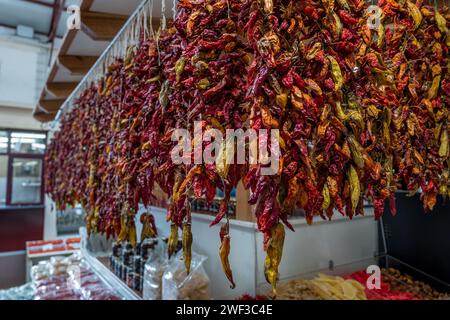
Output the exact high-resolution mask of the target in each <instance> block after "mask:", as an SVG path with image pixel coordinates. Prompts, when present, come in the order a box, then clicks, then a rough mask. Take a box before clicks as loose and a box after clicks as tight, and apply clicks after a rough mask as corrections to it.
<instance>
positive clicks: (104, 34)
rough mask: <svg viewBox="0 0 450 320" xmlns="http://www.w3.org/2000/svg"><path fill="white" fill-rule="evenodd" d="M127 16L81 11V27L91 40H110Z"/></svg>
mask: <svg viewBox="0 0 450 320" xmlns="http://www.w3.org/2000/svg"><path fill="white" fill-rule="evenodd" d="M127 19H128V17H127V16H122V15H116V14H109V13H100V12H90V11H82V12H81V29H82V30H83V31H84V33H86V34H87V35H88V36H89V37H90V38H91V39H92V40H95V41H111V40H112V39H114V37H115V36H116V35H117V33H118V32H119V30H120V29H121V28H122V26H123V25H124V24H125V22H126V21H127Z"/></svg>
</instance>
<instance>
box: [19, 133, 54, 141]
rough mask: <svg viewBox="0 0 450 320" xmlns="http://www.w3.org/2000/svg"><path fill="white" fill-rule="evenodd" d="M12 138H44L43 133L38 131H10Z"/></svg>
mask: <svg viewBox="0 0 450 320" xmlns="http://www.w3.org/2000/svg"><path fill="white" fill-rule="evenodd" d="M11 137H12V138H28V139H41V140H42V139H45V138H46V136H45V134H40V133H20V132H13V133H11Z"/></svg>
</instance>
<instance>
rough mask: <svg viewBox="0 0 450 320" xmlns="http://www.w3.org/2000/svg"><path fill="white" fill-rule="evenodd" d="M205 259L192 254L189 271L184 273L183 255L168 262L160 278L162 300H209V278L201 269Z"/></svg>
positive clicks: (179, 254)
mask: <svg viewBox="0 0 450 320" xmlns="http://www.w3.org/2000/svg"><path fill="white" fill-rule="evenodd" d="M205 261H206V257H205V256H202V255H199V254H197V253H194V252H193V253H192V262H191V271H190V273H189V274H187V273H186V267H185V265H184V261H183V253H182V252H179V253H178V254H177V255H176V257H175V258H174V259H172V260H170V261H169V264H168V266H167V270H166V271H165V272H164V275H163V278H162V299H163V300H210V299H211V295H210V291H209V277H208V275H207V274H206V272H205V269H204V268H203V264H204V262H205Z"/></svg>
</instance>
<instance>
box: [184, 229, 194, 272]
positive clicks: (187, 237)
mask: <svg viewBox="0 0 450 320" xmlns="http://www.w3.org/2000/svg"><path fill="white" fill-rule="evenodd" d="M183 258H184V265H185V267H186V273H187V274H189V273H190V272H191V261H192V230H191V224H190V223H185V224H184V225H183Z"/></svg>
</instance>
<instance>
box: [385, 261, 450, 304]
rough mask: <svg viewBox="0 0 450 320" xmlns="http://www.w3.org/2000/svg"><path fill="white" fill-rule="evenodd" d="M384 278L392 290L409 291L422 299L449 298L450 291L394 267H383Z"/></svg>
mask: <svg viewBox="0 0 450 320" xmlns="http://www.w3.org/2000/svg"><path fill="white" fill-rule="evenodd" d="M381 273H382V275H383V280H384V282H386V283H387V284H388V285H389V286H390V287H391V289H392V290H395V291H401V292H408V293H410V294H411V295H414V296H415V297H417V298H418V299H421V300H440V299H448V298H449V293H442V292H438V291H437V290H434V289H433V288H432V287H431V286H430V285H428V284H426V283H424V282H422V281H418V280H416V279H414V278H413V277H411V276H410V275H407V274H403V273H402V272H400V271H399V270H396V269H394V268H388V269H382V270H381Z"/></svg>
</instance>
